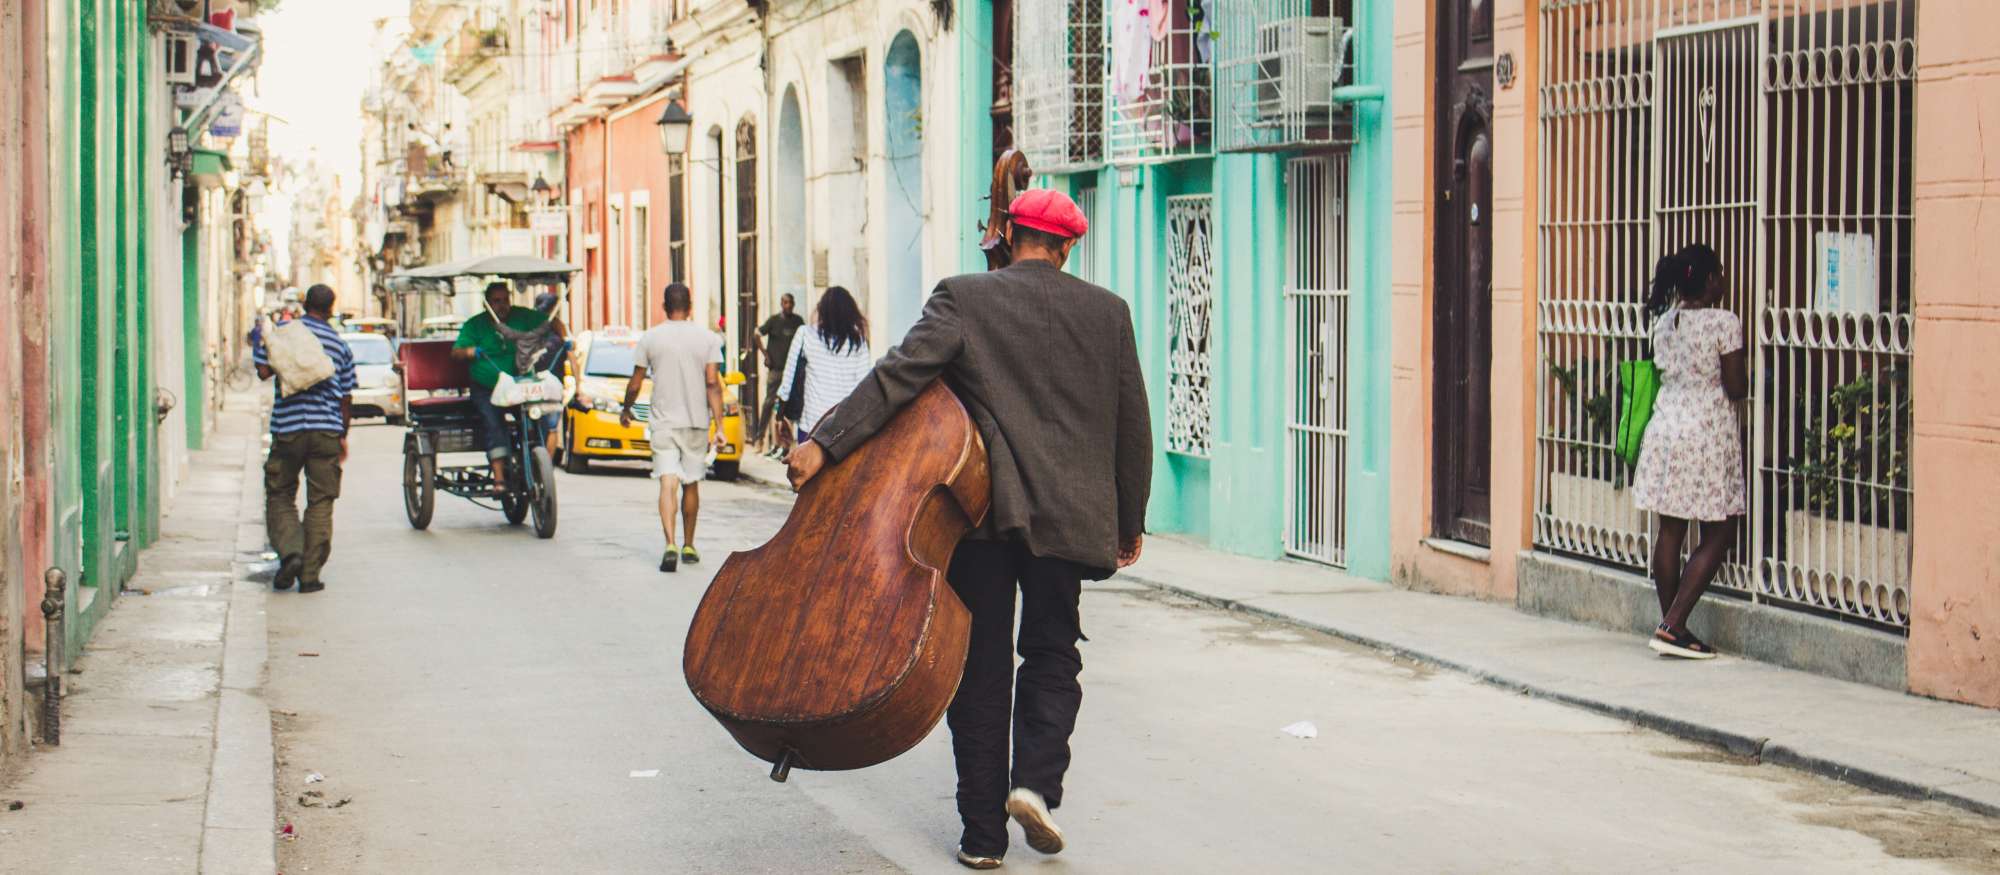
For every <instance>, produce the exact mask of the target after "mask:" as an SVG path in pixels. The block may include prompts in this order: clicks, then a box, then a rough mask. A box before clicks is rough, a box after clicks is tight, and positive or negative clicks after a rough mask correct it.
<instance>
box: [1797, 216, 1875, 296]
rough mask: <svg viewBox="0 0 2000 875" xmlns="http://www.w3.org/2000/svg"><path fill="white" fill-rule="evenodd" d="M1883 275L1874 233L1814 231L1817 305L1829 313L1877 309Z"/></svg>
mask: <svg viewBox="0 0 2000 875" xmlns="http://www.w3.org/2000/svg"><path fill="white" fill-rule="evenodd" d="M1881 279H1882V270H1881V263H1880V260H1879V258H1878V257H1877V254H1876V251H1875V237H1874V235H1872V234H1846V233H1841V232H1838V231H1821V232H1819V233H1817V234H1814V235H1813V291H1814V295H1813V307H1814V308H1815V309H1817V310H1820V311H1822V312H1827V313H1863V314H1867V313H1875V312H1878V311H1879V310H1880V302H1879V301H1878V300H1877V295H1878V294H1879V289H1880V286H1879V285H1878V284H1879V283H1880V282H1881Z"/></svg>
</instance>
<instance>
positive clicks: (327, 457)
mask: <svg viewBox="0 0 2000 875" xmlns="http://www.w3.org/2000/svg"><path fill="white" fill-rule="evenodd" d="M305 304H306V314H305V317H304V325H305V327H306V328H307V329H309V330H310V331H312V333H313V336H314V337H316V338H318V339H319V344H320V347H321V348H322V349H324V350H326V355H327V357H328V358H330V359H332V360H333V376H331V377H327V378H326V379H324V380H321V381H319V382H318V383H317V384H314V385H313V386H312V387H310V388H308V389H305V390H303V391H300V392H294V393H292V394H291V395H285V394H284V393H283V392H282V391H280V390H281V389H282V387H278V386H274V387H273V390H274V391H273V395H274V396H275V397H276V399H277V400H276V401H275V403H273V404H272V406H271V452H270V454H269V455H268V456H267V457H265V460H264V531H265V533H266V534H267V535H268V536H269V538H270V541H271V546H272V548H273V549H276V550H277V551H278V556H279V557H280V559H281V560H282V564H280V565H279V566H278V574H277V576H276V577H275V578H272V580H271V585H272V586H273V587H274V588H277V589H290V588H291V586H292V584H293V583H297V584H298V585H299V592H302V593H306V592H319V591H320V590H322V589H325V588H326V584H325V583H324V582H322V581H321V580H320V579H319V572H320V569H321V568H323V567H325V566H326V560H327V557H328V556H330V555H332V553H333V501H334V499H336V498H339V497H340V466H341V464H342V463H343V462H346V461H347V426H348V423H349V421H351V420H352V419H353V416H352V413H351V409H350V408H351V405H352V402H353V397H354V352H353V351H352V350H350V349H348V348H347V343H346V342H345V341H343V340H341V339H340V332H339V331H337V330H335V329H334V327H333V325H332V324H330V323H331V320H332V318H333V289H330V288H328V287H326V286H324V285H316V286H313V287H312V288H310V289H307V290H306V301H305ZM267 345H268V344H259V345H258V346H257V349H256V353H255V355H254V357H253V358H252V361H254V362H255V363H256V365H257V376H259V377H261V378H263V379H266V380H269V379H271V377H272V376H273V373H274V372H273V371H272V370H271V362H270V358H269V356H268V354H267V353H266V346H267ZM308 348H310V347H308ZM301 471H303V472H304V473H305V476H306V510H305V516H304V518H303V519H301V518H300V516H299V509H298V496H299V473H300V472H301Z"/></svg>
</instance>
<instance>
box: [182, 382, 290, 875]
mask: <svg viewBox="0 0 2000 875" xmlns="http://www.w3.org/2000/svg"><path fill="white" fill-rule="evenodd" d="M257 420H258V422H259V424H260V425H261V424H262V417H261V416H260V417H257ZM249 444H250V445H249V447H248V448H247V449H246V450H245V451H244V459H243V490H242V496H241V499H240V505H239V508H238V521H239V522H238V529H237V543H236V548H237V551H238V552H237V555H236V557H235V561H234V562H232V563H231V564H232V568H233V570H234V572H235V573H234V574H233V575H232V576H233V577H234V580H233V582H232V583H231V584H230V591H229V612H228V616H227V619H226V620H225V621H224V625H223V641H222V686H221V689H220V690H219V692H218V695H219V696H220V699H221V701H220V703H219V706H218V708H217V714H216V721H215V750H214V753H213V759H212V760H211V761H210V766H209V784H208V807H207V810H206V812H204V814H203V818H202V835H201V872H202V873H204V875H207V873H230V875H234V873H257V875H269V873H273V872H276V871H277V868H278V856H277V837H276V824H277V818H278V812H277V804H278V803H277V794H276V789H275V788H276V780H277V765H276V760H277V748H276V743H275V739H274V737H273V734H272V730H271V708H270V705H269V704H268V703H266V702H265V701H264V698H263V687H264V675H265V669H266V667H267V665H268V663H269V659H270V640H269V637H268V633H267V631H266V630H267V627H266V625H265V620H266V618H265V614H264V601H265V598H266V597H267V595H268V593H267V592H266V591H265V590H264V588H263V587H262V586H259V585H258V584H257V582H256V580H255V579H254V577H252V575H251V573H250V572H251V570H252V569H251V568H250V564H249V563H247V562H245V561H244V557H243V551H246V550H252V551H254V550H257V549H260V548H261V546H262V542H263V536H262V530H263V526H262V525H261V524H260V523H253V522H251V521H252V520H254V519H256V508H257V507H258V506H259V505H260V504H261V497H262V492H263V480H262V479H261V478H260V477H258V476H257V471H258V469H259V467H260V466H259V465H258V461H259V460H260V458H261V456H262V454H263V447H262V443H261V441H260V440H259V439H257V438H254V437H253V438H252V439H251V441H250V442H249ZM252 530H254V531H255V534H252ZM253 541H254V542H255V544H254V545H253V546H248V547H246V546H245V545H246V544H251V543H252V542H253Z"/></svg>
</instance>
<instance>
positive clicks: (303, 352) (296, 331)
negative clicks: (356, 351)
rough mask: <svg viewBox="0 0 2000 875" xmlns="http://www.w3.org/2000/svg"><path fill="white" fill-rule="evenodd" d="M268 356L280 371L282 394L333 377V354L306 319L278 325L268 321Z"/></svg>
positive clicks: (294, 391)
mask: <svg viewBox="0 0 2000 875" xmlns="http://www.w3.org/2000/svg"><path fill="white" fill-rule="evenodd" d="M264 356H265V359H266V360H267V361H269V362H270V364H271V370H273V371H276V372H277V373H278V394H279V395H280V396H281V397H285V398H290V397H292V396H293V395H296V394H298V393H300V392H304V391H305V390H307V389H310V388H312V387H314V386H317V385H319V384H320V383H322V382H325V380H326V379H327V378H328V377H331V376H333V357H332V356H329V355H327V354H326V347H324V346H321V345H320V342H319V335H317V334H314V333H313V331H312V329H311V328H307V327H306V323H305V320H303V319H293V320H292V321H290V322H287V323H285V324H283V325H279V326H277V327H276V328H272V327H270V325H269V323H266V325H265V329H264Z"/></svg>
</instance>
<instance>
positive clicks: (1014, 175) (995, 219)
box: [979, 149, 1034, 270]
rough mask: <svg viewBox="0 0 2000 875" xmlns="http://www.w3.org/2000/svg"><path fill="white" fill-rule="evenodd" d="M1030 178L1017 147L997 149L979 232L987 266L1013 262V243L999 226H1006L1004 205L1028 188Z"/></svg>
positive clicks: (999, 265)
mask: <svg viewBox="0 0 2000 875" xmlns="http://www.w3.org/2000/svg"><path fill="white" fill-rule="evenodd" d="M1033 178H1034V171H1033V170H1031V169H1030V168H1029V167H1028V156H1027V155H1024V154H1022V153H1021V152H1020V151H1019V150H1017V149H1008V150H1007V151H1005V152H1002V153H1000V160H998V161H995V162H993V185H992V187H991V188H990V189H989V190H988V191H987V196H986V197H987V203H986V221H985V222H982V223H981V224H980V225H979V230H980V232H981V235H982V236H981V237H980V238H979V248H980V249H981V250H983V251H985V253H986V269H987V270H999V269H1000V268H1003V267H1006V266H1007V265H1009V264H1013V263H1014V252H1013V247H1012V246H1011V245H1009V244H1008V242H1007V238H1006V236H1005V235H1004V234H1003V233H1002V229H1003V228H1005V227H1007V208H1008V207H1009V206H1011V205H1012V204H1013V203H1014V196H1015V195H1017V194H1020V193H1021V192H1023V191H1025V190H1027V188H1028V183H1029V181H1031V180H1032V179H1033Z"/></svg>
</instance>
